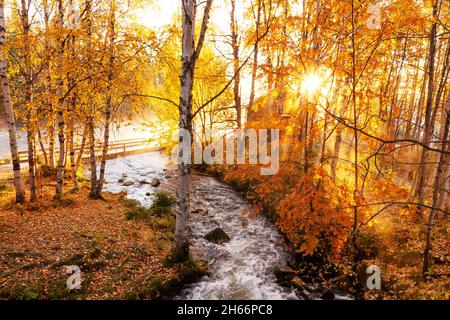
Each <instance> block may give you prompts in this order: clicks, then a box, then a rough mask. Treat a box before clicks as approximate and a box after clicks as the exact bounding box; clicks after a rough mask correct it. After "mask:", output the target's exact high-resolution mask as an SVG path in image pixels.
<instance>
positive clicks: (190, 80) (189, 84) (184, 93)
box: [173, 0, 212, 261]
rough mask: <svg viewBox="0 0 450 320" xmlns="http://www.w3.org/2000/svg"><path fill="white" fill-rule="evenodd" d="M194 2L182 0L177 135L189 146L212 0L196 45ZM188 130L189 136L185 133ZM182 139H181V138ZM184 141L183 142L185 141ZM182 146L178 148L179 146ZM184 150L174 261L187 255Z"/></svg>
mask: <svg viewBox="0 0 450 320" xmlns="http://www.w3.org/2000/svg"><path fill="white" fill-rule="evenodd" d="M196 5H197V3H196V1H195V0H182V16H183V19H182V34H183V36H182V50H181V74H180V105H179V108H180V119H179V130H180V139H181V137H184V138H185V139H186V138H188V139H189V140H190V142H191V144H190V147H192V90H193V86H194V70H195V63H196V61H197V59H198V57H199V55H200V52H201V49H202V46H203V42H204V39H205V33H206V29H207V26H208V21H209V12H210V10H211V5H212V0H207V2H206V5H205V11H204V14H203V22H202V26H201V30H200V35H199V41H198V44H197V48H195V18H196V10H197V6H196ZM186 132H188V133H189V134H190V137H186V136H185V133H186ZM180 142H181V141H180ZM185 144H186V143H185ZM180 150H181V149H180ZM186 152H188V154H190V150H182V151H180V154H179V159H178V187H177V204H176V219H177V220H176V226H175V236H174V241H173V257H174V259H175V260H176V261H185V260H187V259H188V258H189V230H188V226H189V216H190V212H189V206H190V186H191V163H192V160H191V159H186V158H187V157H186V155H187V154H186Z"/></svg>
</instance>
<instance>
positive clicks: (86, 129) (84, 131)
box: [76, 125, 89, 171]
mask: <svg viewBox="0 0 450 320" xmlns="http://www.w3.org/2000/svg"><path fill="white" fill-rule="evenodd" d="M88 132H89V126H88V125H85V126H84V129H83V137H82V138H81V144H80V150H79V151H78V156H77V161H76V170H77V171H78V168H80V165H81V161H82V160H83V154H84V148H85V146H86V137H87V135H88Z"/></svg>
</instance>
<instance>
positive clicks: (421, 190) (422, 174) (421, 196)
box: [417, 1, 438, 216]
mask: <svg viewBox="0 0 450 320" xmlns="http://www.w3.org/2000/svg"><path fill="white" fill-rule="evenodd" d="M433 17H434V18H435V19H434V20H433V21H434V22H433V25H432V27H431V32H430V36H429V40H430V51H429V66H428V96H427V104H426V109H425V129H424V130H425V134H424V143H425V144H426V145H429V144H430V140H431V138H432V134H433V133H432V132H431V127H432V126H431V112H432V109H433V96H434V94H433V93H434V70H435V60H436V37H437V18H438V1H435V2H434V4H433ZM427 160H428V150H427V149H426V148H423V150H422V154H421V157H420V164H419V172H418V182H417V196H418V202H419V203H420V204H423V203H424V200H425V182H426V178H427V171H428V170H427V164H426V162H427ZM422 211H423V208H422V206H417V213H418V215H419V216H421V215H422Z"/></svg>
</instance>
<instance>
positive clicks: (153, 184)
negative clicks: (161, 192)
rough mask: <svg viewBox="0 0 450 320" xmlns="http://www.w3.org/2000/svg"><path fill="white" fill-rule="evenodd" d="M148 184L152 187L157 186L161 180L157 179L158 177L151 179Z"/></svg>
mask: <svg viewBox="0 0 450 320" xmlns="http://www.w3.org/2000/svg"><path fill="white" fill-rule="evenodd" d="M150 185H151V186H152V187H155V188H156V187H159V186H160V185H161V180H159V179H156V178H155V179H152V181H151V182H150Z"/></svg>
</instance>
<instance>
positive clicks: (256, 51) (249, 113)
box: [247, 0, 262, 121]
mask: <svg viewBox="0 0 450 320" xmlns="http://www.w3.org/2000/svg"><path fill="white" fill-rule="evenodd" d="M261 1H262V0H257V2H258V4H257V12H256V21H255V34H256V37H255V39H256V41H255V44H254V47H253V65H252V80H251V89H250V99H249V102H248V107H247V121H248V120H251V118H252V111H253V104H254V102H255V90H256V88H255V86H256V75H257V72H258V54H259V41H258V39H259V25H260V22H261Z"/></svg>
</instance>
